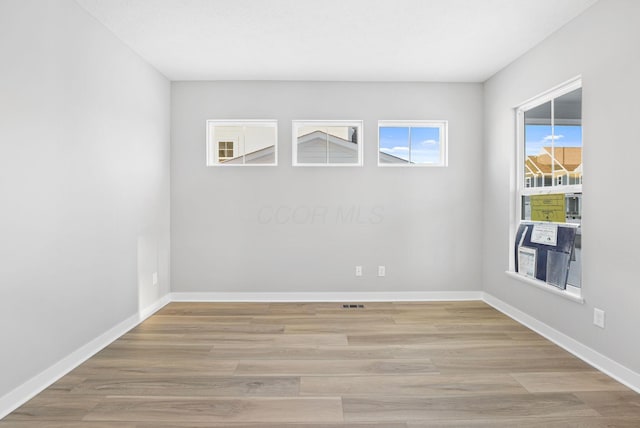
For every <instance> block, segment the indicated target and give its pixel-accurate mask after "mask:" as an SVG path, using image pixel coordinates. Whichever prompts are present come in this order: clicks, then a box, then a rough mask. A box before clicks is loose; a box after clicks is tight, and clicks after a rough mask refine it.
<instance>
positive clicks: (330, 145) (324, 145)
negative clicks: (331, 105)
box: [292, 120, 362, 166]
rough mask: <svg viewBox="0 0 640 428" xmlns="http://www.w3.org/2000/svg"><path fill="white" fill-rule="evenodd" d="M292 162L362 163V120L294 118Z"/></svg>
mask: <svg viewBox="0 0 640 428" xmlns="http://www.w3.org/2000/svg"><path fill="white" fill-rule="evenodd" d="M292 128H293V149H292V154H293V165H295V166H327V165H333V166H359V165H362V121H360V120H355V121H348V120H339V121H326V120H311V121H303V120H294V121H293V126H292Z"/></svg>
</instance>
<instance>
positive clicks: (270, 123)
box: [206, 119, 278, 168]
mask: <svg viewBox="0 0 640 428" xmlns="http://www.w3.org/2000/svg"><path fill="white" fill-rule="evenodd" d="M206 126H207V130H206V135H207V137H206V138H207V141H206V149H207V153H206V165H207V166H215V167H225V168H228V167H234V166H247V167H249V166H250V167H253V166H277V165H278V121H277V120H276V119H222V120H218V119H210V120H207V125H206ZM216 126H239V127H240V126H241V127H247V126H256V127H269V128H274V132H275V141H274V142H273V143H274V148H273V149H274V162H273V163H244V162H243V163H235V164H234V163H230V164H228V163H220V162H217V159H218V156H217V153H218V145H217V142H216V141H215V139H214V136H213V132H212V131H213V128H215V127H216ZM238 146H239V147H238V148H236V147H234V154H235V151H236V150H244V144H243V143H241V142H238ZM245 155H246V153H243V154H242V156H243V157H244V156H245ZM243 161H244V159H243Z"/></svg>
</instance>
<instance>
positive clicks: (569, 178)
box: [553, 88, 582, 185]
mask: <svg viewBox="0 0 640 428" xmlns="http://www.w3.org/2000/svg"><path fill="white" fill-rule="evenodd" d="M553 133H554V137H555V138H554V143H555V144H554V151H553V155H554V158H555V159H556V161H557V164H558V167H557V168H556V170H555V171H554V174H555V176H554V177H555V179H556V183H557V184H560V181H561V182H562V184H564V185H570V184H582V89H581V88H580V89H576V90H575V91H572V92H569V93H567V94H565V95H562V96H560V97H558V98H556V99H555V100H554V132H553Z"/></svg>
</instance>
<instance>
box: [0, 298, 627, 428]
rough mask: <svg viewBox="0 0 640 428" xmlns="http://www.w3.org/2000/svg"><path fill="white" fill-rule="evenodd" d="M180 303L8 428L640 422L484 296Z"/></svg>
mask: <svg viewBox="0 0 640 428" xmlns="http://www.w3.org/2000/svg"><path fill="white" fill-rule="evenodd" d="M364 306H365V307H364V308H361V309H343V308H342V305H341V304H338V303H298V304H296V303H286V304H285V303H273V304H266V303H265V304H262V303H253V304H252V303H242V304H241V303H217V304H210V303H172V304H169V305H167V306H166V307H165V308H163V309H162V310H160V311H159V312H158V313H157V314H156V315H154V316H152V317H151V318H149V319H148V320H146V321H145V322H144V323H142V324H141V325H140V326H138V327H137V328H135V329H133V330H132V331H130V332H129V333H127V334H126V335H124V336H123V337H121V338H120V339H118V340H117V341H115V342H114V343H112V344H111V345H109V346H108V347H107V348H105V349H104V350H103V351H101V352H100V353H98V354H97V355H95V356H94V357H93V358H91V359H90V360H88V361H87V362H86V363H84V364H83V365H81V366H80V367H78V368H77V369H75V370H74V371H72V372H71V373H70V374H68V375H67V376H65V377H64V378H62V379H61V380H60V381H58V382H57V383H55V384H54V385H52V386H51V387H50V388H48V389H47V390H45V391H43V392H42V393H41V394H39V395H38V396H36V397H35V398H34V399H33V400H31V401H29V402H28V403H26V404H25V405H24V406H22V407H21V408H19V409H18V410H16V411H15V412H13V413H12V414H10V415H9V416H7V417H6V418H5V419H3V420H2V421H0V428H8V427H17V428H22V427H42V428H62V427H65V428H76V427H88V428H112V427H119V428H162V427H180V428H187V427H192V428H196V427H236V428H240V427H245V428H257V427H261V428H275V427H282V428H292V427H305V428H314V427H315V428H320V427H322V428H338V427H347V426H348V427H358V428H372V427H377V428H381V427H385V428H424V427H464V426H470V427H538V426H540V427H605V426H606V427H640V395H639V394H637V393H635V392H633V391H631V390H629V389H628V388H626V387H624V386H623V385H621V384H619V383H618V382H616V381H614V380H612V379H610V378H609V377H607V376H605V375H604V374H602V373H600V372H598V371H597V370H595V369H593V368H592V367H590V366H589V365H587V364H586V363H584V362H582V361H581V360H579V359H577V358H575V357H573V356H572V355H570V354H569V353H567V352H566V351H564V350H562V349H561V348H559V347H557V346H555V345H553V344H552V343H550V342H549V341H547V340H546V339H544V338H542V337H541V336H539V335H537V334H536V333H534V332H532V331H531V330H528V329H527V328H525V327H523V326H522V325H520V324H518V323H517V322H515V321H513V320H511V319H510V318H508V317H506V316H504V315H503V314H501V313H499V312H497V311H496V310H494V309H493V308H491V307H489V306H487V305H486V304H484V303H482V302H430V303H365V304H364Z"/></svg>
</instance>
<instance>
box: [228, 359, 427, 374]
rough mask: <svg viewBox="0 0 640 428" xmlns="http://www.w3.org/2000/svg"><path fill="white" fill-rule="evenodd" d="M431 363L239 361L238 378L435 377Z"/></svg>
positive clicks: (417, 361) (387, 361) (414, 361)
mask: <svg viewBox="0 0 640 428" xmlns="http://www.w3.org/2000/svg"><path fill="white" fill-rule="evenodd" d="M435 372H436V368H435V367H434V365H433V364H431V362H429V360H365V361H362V360H254V361H239V362H238V368H237V370H236V374H237V375H263V376H330V375H338V374H340V375H363V374H396V375H397V374H425V373H435Z"/></svg>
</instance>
